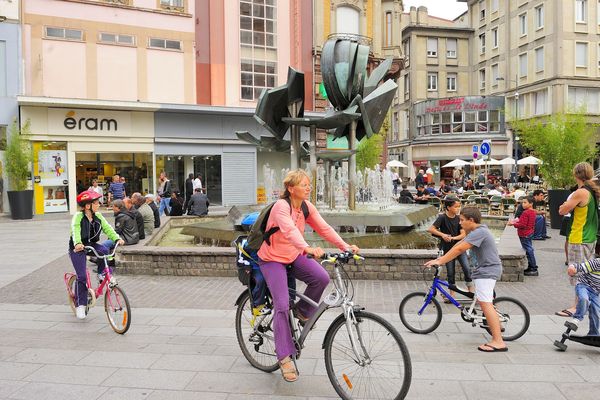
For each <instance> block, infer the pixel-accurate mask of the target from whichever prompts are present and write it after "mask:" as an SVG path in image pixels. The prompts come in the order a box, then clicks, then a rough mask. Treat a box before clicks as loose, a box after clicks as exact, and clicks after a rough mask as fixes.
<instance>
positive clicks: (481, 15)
mask: <svg viewBox="0 0 600 400" xmlns="http://www.w3.org/2000/svg"><path fill="white" fill-rule="evenodd" d="M479 19H480V20H485V0H481V1H480V2H479Z"/></svg>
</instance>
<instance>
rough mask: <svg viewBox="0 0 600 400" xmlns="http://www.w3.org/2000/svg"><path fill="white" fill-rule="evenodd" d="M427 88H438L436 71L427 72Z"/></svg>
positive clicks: (433, 90)
mask: <svg viewBox="0 0 600 400" xmlns="http://www.w3.org/2000/svg"><path fill="white" fill-rule="evenodd" d="M427 90H428V91H430V92H435V91H437V90H438V74H437V72H430V73H429V74H427Z"/></svg>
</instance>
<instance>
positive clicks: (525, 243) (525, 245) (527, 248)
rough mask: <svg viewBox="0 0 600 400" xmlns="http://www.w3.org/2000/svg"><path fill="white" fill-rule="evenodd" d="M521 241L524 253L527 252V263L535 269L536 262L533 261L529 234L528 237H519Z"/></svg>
mask: <svg viewBox="0 0 600 400" xmlns="http://www.w3.org/2000/svg"><path fill="white" fill-rule="evenodd" d="M519 240H520V241H521V247H523V250H525V254H527V263H528V264H529V268H531V269H533V270H537V262H536V261H535V254H534V253H533V244H532V243H531V236H529V237H519Z"/></svg>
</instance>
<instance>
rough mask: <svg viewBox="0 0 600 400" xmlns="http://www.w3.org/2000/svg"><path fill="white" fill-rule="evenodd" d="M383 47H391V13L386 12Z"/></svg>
mask: <svg viewBox="0 0 600 400" xmlns="http://www.w3.org/2000/svg"><path fill="white" fill-rule="evenodd" d="M385 45H386V46H391V45H392V13H391V11H388V12H386V13H385Z"/></svg>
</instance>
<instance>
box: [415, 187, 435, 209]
mask: <svg viewBox="0 0 600 400" xmlns="http://www.w3.org/2000/svg"><path fill="white" fill-rule="evenodd" d="M429 197H431V196H429V193H427V192H426V191H425V189H424V188H423V185H418V186H417V194H415V196H414V199H415V202H416V203H417V204H427V203H428V200H429Z"/></svg>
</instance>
